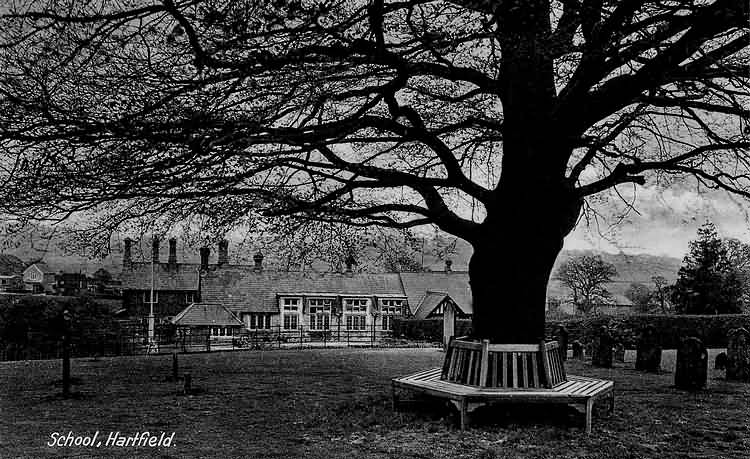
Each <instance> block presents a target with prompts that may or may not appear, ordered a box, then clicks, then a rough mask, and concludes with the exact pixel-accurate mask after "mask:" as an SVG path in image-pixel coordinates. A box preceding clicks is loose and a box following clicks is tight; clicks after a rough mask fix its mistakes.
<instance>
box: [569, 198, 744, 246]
mask: <svg viewBox="0 0 750 459" xmlns="http://www.w3.org/2000/svg"><path fill="white" fill-rule="evenodd" d="M634 207H635V210H637V211H638V213H636V212H630V214H629V215H628V217H627V218H626V219H625V220H624V221H622V222H620V223H619V224H617V225H616V226H615V227H614V228H613V229H611V230H609V231H608V227H607V226H606V225H600V226H599V228H598V229H597V227H596V226H595V225H586V222H585V221H582V222H581V223H579V225H578V227H577V228H576V229H575V230H574V231H573V233H571V234H570V235H568V237H567V239H566V240H565V247H564V248H565V249H567V250H581V249H593V250H599V251H605V252H613V253H617V252H625V253H629V254H636V253H647V254H651V255H666V256H671V257H677V258H682V257H684V256H685V254H686V253H687V250H688V242H689V241H690V240H692V239H695V237H696V232H697V230H698V227H699V226H701V225H702V224H703V223H705V222H706V220H710V221H712V222H713V223H714V224H715V225H716V228H717V231H718V232H719V235H720V236H722V237H734V238H738V239H740V240H743V241H745V242H750V219H749V218H748V211H750V201H743V200H742V199H741V198H739V197H734V196H730V195H728V194H727V193H724V192H720V191H706V192H697V191H696V190H694V189H690V188H686V187H679V186H678V187H672V188H668V189H659V188H657V187H656V186H651V187H648V186H647V187H641V188H640V189H639V190H638V194H637V200H636V202H635V205H634ZM600 233H603V235H601V234H600Z"/></svg>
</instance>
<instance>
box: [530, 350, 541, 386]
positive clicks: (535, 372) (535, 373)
mask: <svg viewBox="0 0 750 459" xmlns="http://www.w3.org/2000/svg"><path fill="white" fill-rule="evenodd" d="M536 356H537V354H531V355H529V358H530V359H531V376H532V380H533V381H534V387H540V384H539V368H538V366H539V363H538V360H537V358H536Z"/></svg>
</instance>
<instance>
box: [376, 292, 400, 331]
mask: <svg viewBox="0 0 750 459" xmlns="http://www.w3.org/2000/svg"><path fill="white" fill-rule="evenodd" d="M403 308H404V300H396V299H384V300H380V313H381V316H382V317H381V322H380V323H381V327H382V329H383V330H393V316H397V315H401V311H403Z"/></svg>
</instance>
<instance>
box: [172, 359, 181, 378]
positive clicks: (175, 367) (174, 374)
mask: <svg viewBox="0 0 750 459" xmlns="http://www.w3.org/2000/svg"><path fill="white" fill-rule="evenodd" d="M179 377H180V365H179V363H178V362H177V353H176V352H173V353H172V380H173V381H177V378H179Z"/></svg>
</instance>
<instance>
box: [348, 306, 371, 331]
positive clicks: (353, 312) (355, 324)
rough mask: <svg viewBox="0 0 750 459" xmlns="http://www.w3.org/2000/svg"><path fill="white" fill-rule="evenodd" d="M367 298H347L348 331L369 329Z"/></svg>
mask: <svg viewBox="0 0 750 459" xmlns="http://www.w3.org/2000/svg"><path fill="white" fill-rule="evenodd" d="M369 303H370V301H369V300H368V299H367V298H346V299H345V300H344V314H345V315H346V329H347V330H365V329H366V328H367V306H368V305H369Z"/></svg>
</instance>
